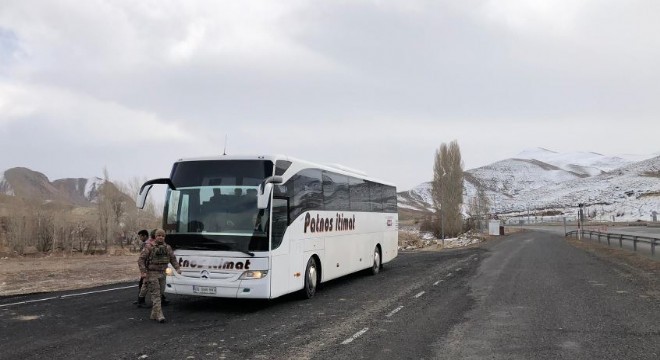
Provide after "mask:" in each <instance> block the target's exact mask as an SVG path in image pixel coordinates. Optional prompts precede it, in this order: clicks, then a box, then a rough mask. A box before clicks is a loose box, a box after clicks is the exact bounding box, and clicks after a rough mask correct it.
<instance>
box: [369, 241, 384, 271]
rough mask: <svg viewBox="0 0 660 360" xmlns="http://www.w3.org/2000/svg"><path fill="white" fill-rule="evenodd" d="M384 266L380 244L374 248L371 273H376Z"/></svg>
mask: <svg viewBox="0 0 660 360" xmlns="http://www.w3.org/2000/svg"><path fill="white" fill-rule="evenodd" d="M381 266H382V263H381V260H380V250H379V249H378V246H376V248H375V249H374V263H373V264H372V265H371V275H376V274H378V273H379V272H380V267H381Z"/></svg>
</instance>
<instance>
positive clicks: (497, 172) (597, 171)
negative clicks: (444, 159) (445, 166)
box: [398, 148, 660, 221]
mask: <svg viewBox="0 0 660 360" xmlns="http://www.w3.org/2000/svg"><path fill="white" fill-rule="evenodd" d="M477 188H483V189H484V191H485V193H486V196H487V198H488V199H489V202H490V203H491V209H492V212H493V213H497V214H498V215H499V216H501V217H504V218H511V217H528V216H547V215H548V214H561V215H562V216H567V217H569V218H570V217H575V216H576V214H577V205H578V204H579V203H584V204H586V205H587V212H588V215H589V216H590V217H591V218H594V219H598V220H612V219H613V218H614V219H615V220H616V221H634V220H650V218H651V213H652V212H653V211H660V156H655V157H652V156H634V155H626V156H604V155H600V154H596V153H570V154H560V153H555V152H552V151H550V150H546V149H540V148H538V149H531V150H526V151H523V152H521V153H520V154H518V155H517V156H516V158H513V159H508V160H502V161H498V162H496V163H493V164H490V165H487V166H483V167H480V168H477V169H471V170H467V171H466V172H465V181H464V191H463V199H464V202H466V203H467V202H468V201H469V200H470V199H471V198H473V197H474V196H475V195H476V193H477ZM398 199H399V207H401V208H404V209H412V210H418V211H429V210H430V209H432V200H431V183H430V182H427V183H423V184H420V185H419V186H417V187H415V188H414V189H412V190H410V191H406V192H401V193H399V196H398Z"/></svg>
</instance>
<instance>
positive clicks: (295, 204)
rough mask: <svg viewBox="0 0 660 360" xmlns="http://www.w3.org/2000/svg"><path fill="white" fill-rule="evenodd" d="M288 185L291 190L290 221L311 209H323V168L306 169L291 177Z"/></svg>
mask: <svg viewBox="0 0 660 360" xmlns="http://www.w3.org/2000/svg"><path fill="white" fill-rule="evenodd" d="M289 182H291V183H293V186H287V187H288V189H289V191H291V195H292V196H290V197H289V198H290V201H291V203H290V204H289V206H290V209H289V211H290V214H289V221H294V220H295V219H296V218H297V217H298V216H299V215H300V214H302V213H304V212H305V211H309V210H319V209H323V191H322V190H323V188H322V186H321V170H318V169H305V170H302V171H300V172H299V173H298V174H296V175H294V176H293V177H291V179H290V180H289Z"/></svg>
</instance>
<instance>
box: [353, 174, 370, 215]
mask: <svg viewBox="0 0 660 360" xmlns="http://www.w3.org/2000/svg"><path fill="white" fill-rule="evenodd" d="M348 181H349V192H350V195H349V196H350V201H351V210H353V211H371V206H370V205H369V187H368V183H367V182H366V181H364V180H362V179H357V178H353V177H351V178H349V179H348Z"/></svg>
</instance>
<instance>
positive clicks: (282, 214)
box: [271, 198, 289, 250]
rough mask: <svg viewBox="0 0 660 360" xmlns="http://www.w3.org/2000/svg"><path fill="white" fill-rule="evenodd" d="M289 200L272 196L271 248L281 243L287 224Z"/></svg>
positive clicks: (275, 247)
mask: <svg viewBox="0 0 660 360" xmlns="http://www.w3.org/2000/svg"><path fill="white" fill-rule="evenodd" d="M288 204H289V201H288V200H287V199H282V198H273V218H272V221H273V232H272V234H271V235H272V236H271V238H272V239H273V245H272V248H273V250H274V249H277V248H278V247H280V245H281V244H282V239H283V238H284V232H285V231H286V228H287V226H288V225H289V209H288V207H289V206H288Z"/></svg>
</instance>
